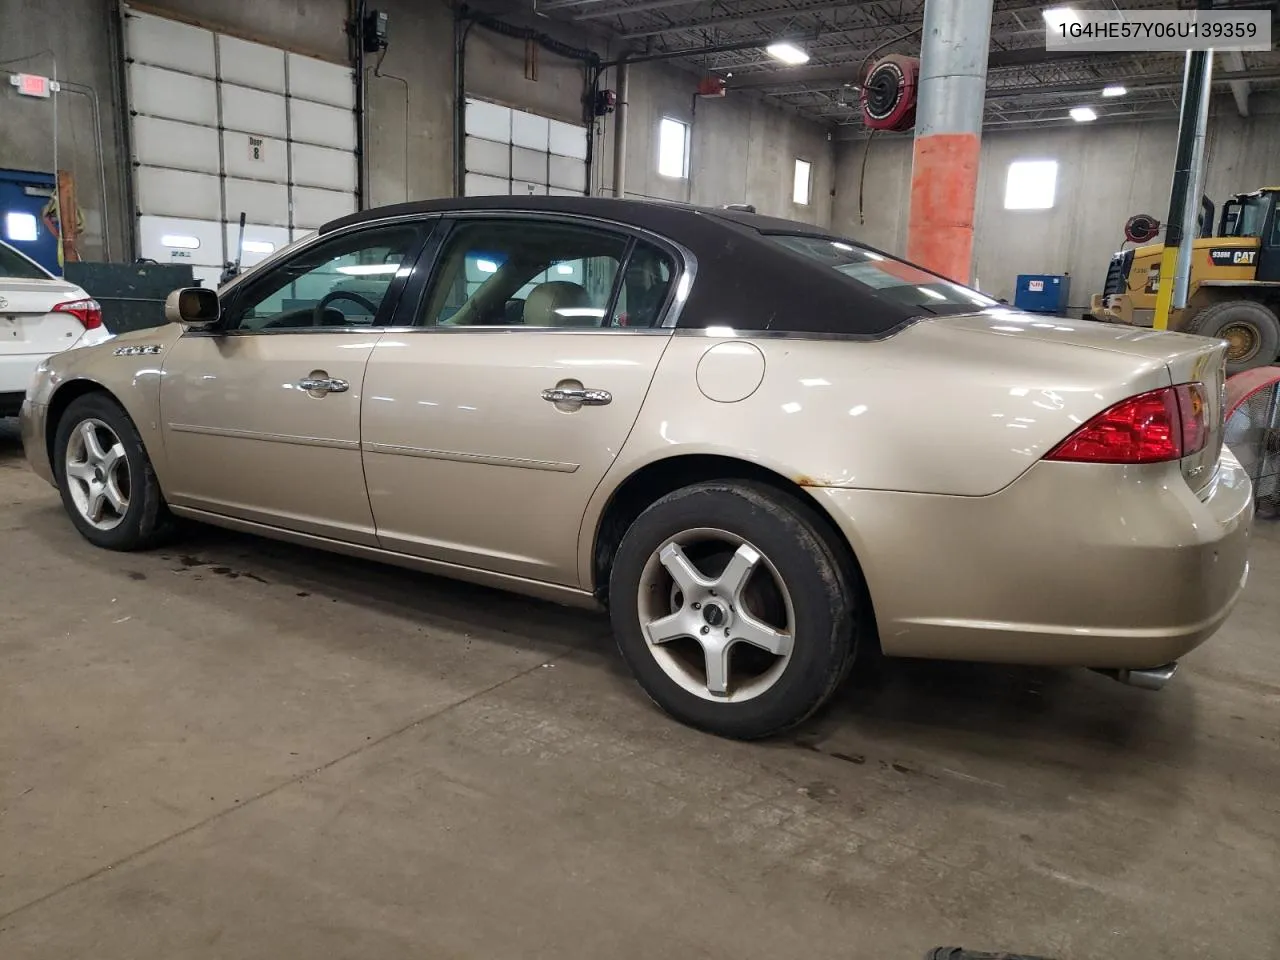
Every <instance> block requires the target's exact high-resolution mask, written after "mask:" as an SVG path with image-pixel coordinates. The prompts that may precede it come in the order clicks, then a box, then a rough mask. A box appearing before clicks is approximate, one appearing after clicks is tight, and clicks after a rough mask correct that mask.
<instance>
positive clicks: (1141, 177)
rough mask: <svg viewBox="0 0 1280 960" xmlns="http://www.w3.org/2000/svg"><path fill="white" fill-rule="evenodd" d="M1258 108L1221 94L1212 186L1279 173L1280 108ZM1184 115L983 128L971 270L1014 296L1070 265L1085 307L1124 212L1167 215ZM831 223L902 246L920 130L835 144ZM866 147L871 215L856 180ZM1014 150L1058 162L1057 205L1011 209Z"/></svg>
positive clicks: (1225, 190)
mask: <svg viewBox="0 0 1280 960" xmlns="http://www.w3.org/2000/svg"><path fill="white" fill-rule="evenodd" d="M1254 103H1255V105H1256V106H1257V107H1258V108H1260V109H1259V110H1258V111H1257V114H1256V115H1255V116H1254V117H1253V118H1251V119H1244V118H1241V117H1240V116H1238V115H1237V114H1236V110H1235V106H1234V103H1233V101H1232V100H1231V98H1230V97H1229V96H1224V97H1218V98H1215V100H1214V103H1213V109H1212V114H1211V121H1210V136H1209V163H1208V179H1207V183H1206V191H1205V192H1206V193H1207V194H1208V195H1209V197H1210V198H1211V199H1212V200H1213V201H1214V202H1215V203H1217V204H1221V201H1222V200H1223V199H1224V198H1226V197H1227V196H1228V195H1230V194H1232V193H1236V192H1240V191H1246V190H1253V189H1255V188H1257V187H1261V186H1267V185H1276V184H1280V118H1277V117H1276V116H1275V115H1268V114H1267V113H1266V112H1264V111H1265V109H1266V108H1267V107H1268V106H1269V104H1268V103H1267V100H1266V98H1264V97H1260V96H1258V95H1255V97H1254ZM1176 141H1177V124H1176V123H1163V122H1161V123H1140V124H1139V123H1135V124H1129V125H1124V124H1113V125H1104V124H1098V125H1096V126H1091V125H1088V124H1080V125H1074V126H1071V127H1055V128H1050V129H1042V130H1036V131H1017V132H999V131H987V132H986V133H984V134H983V141H982V161H981V169H980V173H979V180H978V202H977V210H976V219H975V242H974V278H976V280H977V281H978V283H979V285H980V286H981V287H982V289H983V290H984V291H985V292H987V293H990V294H992V295H993V296H997V297H1006V298H1008V299H1012V297H1013V288H1014V280H1015V277H1016V276H1017V275H1018V274H1020V273H1070V274H1071V277H1072V284H1071V305H1072V307H1073V308H1075V312H1077V313H1078V312H1080V310H1081V309H1083V308H1084V307H1085V306H1087V304H1088V301H1089V296H1090V295H1091V294H1093V293H1097V292H1098V291H1099V290H1100V289H1101V283H1102V280H1103V277H1104V276H1105V274H1106V268H1107V261H1108V259H1109V258H1110V256H1111V254H1112V253H1113V252H1114V251H1116V250H1118V249H1120V246H1121V244H1122V242H1123V230H1124V223H1125V220H1127V219H1128V218H1129V217H1130V216H1131V215H1133V214H1135V213H1149V214H1152V215H1153V216H1155V217H1156V218H1157V219H1159V220H1163V219H1164V218H1165V217H1166V216H1167V215H1168V210H1169V188H1170V184H1171V182H1172V179H1173V159H1174V147H1175V145H1176ZM837 146H838V149H837V154H836V156H837V162H836V198H835V203H834V209H833V218H832V222H833V227H834V228H835V229H836V230H838V231H840V232H843V233H847V234H849V235H851V236H853V237H856V238H858V239H861V240H863V241H865V242H867V243H870V244H873V245H875V246H878V247H881V248H883V249H885V250H888V251H889V252H892V253H897V254H901V253H903V252H905V250H906V243H907V204H908V197H909V195H910V183H911V148H912V144H911V139H910V138H909V137H894V138H890V137H885V138H876V139H874V140H872V141H871V144H870V152H869V153H867V149H868V145H867V142H866V141H850V142H844V143H840V144H838V145H837ZM864 155H865V156H866V158H867V163H866V178H865V183H864V184H863V198H864V199H863V215H862V221H861V222H860V221H859V216H858V188H859V178H860V177H861V173H862V165H863V158H864ZM1015 160H1056V161H1058V183H1057V195H1056V198H1055V202H1054V206H1053V208H1052V209H1050V210H1035V211H1025V210H1006V209H1004V192H1005V178H1006V176H1007V173H1008V168H1009V164H1010V163H1012V162H1013V161H1015Z"/></svg>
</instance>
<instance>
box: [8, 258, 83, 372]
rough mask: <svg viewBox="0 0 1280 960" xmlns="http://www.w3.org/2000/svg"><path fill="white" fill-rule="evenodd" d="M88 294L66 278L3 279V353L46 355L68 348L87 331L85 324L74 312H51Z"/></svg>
mask: <svg viewBox="0 0 1280 960" xmlns="http://www.w3.org/2000/svg"><path fill="white" fill-rule="evenodd" d="M87 297H88V294H86V293H85V292H84V291H83V290H82V289H80V288H79V287H77V286H76V285H75V284H74V283H67V282H66V281H63V280H25V279H17V278H13V277H7V278H4V279H0V352H3V353H8V354H27V353H30V354H45V355H47V354H51V353H57V352H58V351H61V350H66V349H67V348H68V347H70V346H72V345H73V344H75V343H76V341H77V340H79V339H80V337H81V336H82V335H83V334H84V327H83V326H81V324H80V321H79V320H77V319H76V318H75V317H73V316H72V315H71V314H67V313H50V311H51V310H52V309H53V307H55V306H57V305H58V304H60V303H66V302H67V301H69V300H82V299H85V298H87Z"/></svg>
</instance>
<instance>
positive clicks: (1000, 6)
mask: <svg viewBox="0 0 1280 960" xmlns="http://www.w3.org/2000/svg"><path fill="white" fill-rule="evenodd" d="M876 2H878V0H828V2H825V3H816V4H813V5H811V6H807V7H777V8H775V9H772V10H761V11H759V12H755V13H741V14H738V13H728V14H724V15H722V16H717V17H707V18H706V19H705V20H690V21H686V22H685V23H667V24H662V25H660V26H647V27H638V28H636V29H634V30H625V31H623V32H622V33H620V34H619V35H618V36H619V38H620V39H622V40H642V39H646V38H648V37H662V36H666V35H668V34H672V33H685V32H687V31H691V30H703V29H711V28H715V27H733V26H740V25H742V24H748V23H764V22H767V21H770V20H787V19H790V18H791V17H799V16H804V15H806V14H811V13H834V12H837V11H840V10H850V9H853V10H856V9H859V8H861V7H869V6H872V5H874V4H875V3H876ZM648 3H671V4H672V5H674V3H673V0H643V2H641V3H639V4H637V5H634V6H631V7H615V8H614V9H612V10H611V11H610V13H611V14H618V15H622V16H625V15H627V14H629V13H633V12H638V11H641V10H643V9H645V8H646V6H647V4H648ZM1043 8H1044V4H1043V3H1039V4H1030V3H1027V0H996V4H995V9H994V11H993V12H994V14H995V15H1005V14H1018V13H1036V14H1039V12H1040V11H1041V10H1042V9H1043ZM590 16H592V17H600V16H606V14H605V13H603V12H600V11H596V10H593V11H591V13H590ZM578 19H585V17H579V18H578ZM922 23H924V12H923V8H921V9H920V10H917V11H915V12H913V13H910V14H907V15H905V16H900V17H894V18H893V19H892V20H886V21H883V22H880V23H865V24H863V23H859V24H850V25H848V26H840V25H836V26H835V28H834V30H833V31H832V32H835V33H851V32H853V31H855V30H884V29H891V28H893V27H918V26H920V25H921V24H922Z"/></svg>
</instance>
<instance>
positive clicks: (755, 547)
mask: <svg viewBox="0 0 1280 960" xmlns="http://www.w3.org/2000/svg"><path fill="white" fill-rule="evenodd" d="M856 576H857V575H856V573H854V572H853V571H852V570H851V569H848V566H847V565H846V564H842V563H841V561H840V559H839V558H838V556H837V554H836V552H835V550H834V549H833V548H832V545H831V543H830V542H829V541H828V535H827V533H826V532H825V531H824V530H823V529H822V528H821V525H820V521H819V520H818V517H817V516H816V514H815V512H814V511H813V510H812V509H811V508H810V507H809V506H808V505H806V504H804V503H803V502H801V501H799V500H797V499H795V498H793V497H790V496H788V495H787V494H785V493H782V492H780V491H777V490H775V489H773V488H771V487H768V486H766V485H763V484H758V483H749V482H741V481H713V482H708V483H700V484H696V485H694V486H690V487H685V488H683V489H681V490H677V491H675V492H673V493H670V494H668V495H667V496H665V497H663V498H662V499H661V500H659V501H657V502H656V503H654V504H653V505H652V506H650V507H649V508H648V509H647V510H645V511H644V513H642V514H641V515H640V516H639V518H637V519H636V521H635V522H634V523H633V524H632V525H631V527H630V529H629V530H628V531H627V533H626V535H625V536H624V537H623V539H622V543H621V544H620V545H619V547H618V552H617V555H616V556H615V557H614V563H613V570H612V573H611V576H610V579H609V611H610V617H611V619H612V622H613V630H614V635H615V637H616V638H617V642H618V648H619V650H620V651H621V652H622V656H623V658H624V659H625V660H626V661H627V664H628V665H629V666H630V667H631V670H632V672H633V673H634V674H635V676H636V679H637V680H638V681H639V683H640V686H641V687H642V688H643V689H644V690H645V692H646V693H647V694H648V695H649V696H650V697H651V698H652V699H653V700H654V701H655V702H656V703H657V704H658V705H659V706H660V707H662V708H663V709H664V710H666V711H667V712H668V713H670V714H671V715H672V716H674V717H675V718H677V719H678V720H681V721H683V722H685V723H688V724H690V725H691V726H694V727H698V728H700V729H703V730H707V731H709V732H712V733H716V734H720V735H722V736H727V737H734V738H738V739H748V740H749V739H756V738H759V737H765V736H769V735H772V734H776V733H779V732H781V731H783V730H786V729H787V728H789V727H792V726H795V725H796V724H799V723H801V722H802V721H803V720H805V719H806V718H807V717H809V716H810V715H811V714H813V713H814V712H815V711H816V710H817V709H818V708H819V707H821V706H822V705H823V703H825V702H826V701H827V699H828V698H829V697H830V696H831V694H832V693H833V692H834V691H835V689H836V687H837V686H838V685H839V684H840V682H841V680H843V679H844V677H845V676H846V674H847V673H848V670H849V667H850V665H851V664H852V662H853V655H854V651H855V645H856V644H855V640H856V636H855V631H856V624H857V622H858V618H857V613H858V611H857V610H856V599H855V598H857V597H859V596H860V595H861V591H860V590H859V589H858V588H857V587H858V585H857V584H855V583H854V582H853V581H854V580H856Z"/></svg>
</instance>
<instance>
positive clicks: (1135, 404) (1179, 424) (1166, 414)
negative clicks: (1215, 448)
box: [1045, 383, 1209, 463]
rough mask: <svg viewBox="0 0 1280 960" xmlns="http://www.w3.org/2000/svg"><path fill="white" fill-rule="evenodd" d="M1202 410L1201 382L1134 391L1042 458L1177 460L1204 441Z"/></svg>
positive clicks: (1205, 415) (1205, 409) (1205, 405)
mask: <svg viewBox="0 0 1280 960" xmlns="http://www.w3.org/2000/svg"><path fill="white" fill-rule="evenodd" d="M1208 408H1209V404H1208V394H1207V393H1206V392H1205V387H1204V384H1202V383H1184V384H1182V385H1181V386H1177V387H1162V388H1161V389H1159V390H1152V391H1151V392H1149V393H1140V394H1138V395H1137V396H1136V397H1130V398H1129V399H1128V400H1122V401H1120V402H1119V403H1117V404H1116V405H1115V406H1113V407H1109V408H1108V409H1106V410H1104V411H1102V413H1100V414H1098V415H1097V416H1096V417H1094V418H1093V419H1092V420H1090V421H1089V422H1088V423H1086V424H1085V425H1084V426H1082V427H1081V428H1080V429H1079V430H1077V431H1076V432H1075V433H1073V434H1072V435H1071V436H1069V437H1067V439H1066V440H1064V441H1062V443H1060V444H1058V446H1056V447H1055V448H1054V449H1053V450H1052V451H1050V452H1049V454H1048V455H1047V456H1046V457H1045V459H1046V460H1066V461H1072V462H1076V463H1163V462H1165V461H1168V460H1181V459H1182V458H1183V457H1185V456H1188V455H1190V454H1193V453H1196V452H1197V451H1198V450H1200V449H1202V448H1203V447H1204V445H1205V443H1206V442H1208V439H1209V422H1208Z"/></svg>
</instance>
